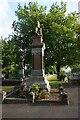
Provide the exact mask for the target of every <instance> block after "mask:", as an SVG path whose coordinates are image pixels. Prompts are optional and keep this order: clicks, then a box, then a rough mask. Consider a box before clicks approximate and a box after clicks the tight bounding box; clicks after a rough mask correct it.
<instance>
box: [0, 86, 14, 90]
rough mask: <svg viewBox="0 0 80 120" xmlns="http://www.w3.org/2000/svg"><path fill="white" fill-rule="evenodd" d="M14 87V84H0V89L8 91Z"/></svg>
mask: <svg viewBox="0 0 80 120" xmlns="http://www.w3.org/2000/svg"><path fill="white" fill-rule="evenodd" d="M12 88H14V86H0V89H2V90H4V91H8V90H10V89H12Z"/></svg>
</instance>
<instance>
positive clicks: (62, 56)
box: [44, 2, 80, 78]
mask: <svg viewBox="0 0 80 120" xmlns="http://www.w3.org/2000/svg"><path fill="white" fill-rule="evenodd" d="M44 25H45V27H46V29H45V30H44V34H45V43H46V52H45V53H46V57H45V59H46V61H45V62H46V65H45V66H49V65H50V66H51V65H52V64H56V70H57V75H58V78H59V72H60V67H61V66H65V65H71V64H74V63H75V62H79V58H78V56H79V55H80V52H79V49H78V47H77V34H76V33H77V30H78V26H79V24H78V22H77V14H76V12H74V13H70V14H68V15H66V4H65V3H63V2H61V6H58V4H57V3H55V4H53V5H52V6H51V9H50V11H49V13H48V14H47V20H46V21H45V24H44Z"/></svg>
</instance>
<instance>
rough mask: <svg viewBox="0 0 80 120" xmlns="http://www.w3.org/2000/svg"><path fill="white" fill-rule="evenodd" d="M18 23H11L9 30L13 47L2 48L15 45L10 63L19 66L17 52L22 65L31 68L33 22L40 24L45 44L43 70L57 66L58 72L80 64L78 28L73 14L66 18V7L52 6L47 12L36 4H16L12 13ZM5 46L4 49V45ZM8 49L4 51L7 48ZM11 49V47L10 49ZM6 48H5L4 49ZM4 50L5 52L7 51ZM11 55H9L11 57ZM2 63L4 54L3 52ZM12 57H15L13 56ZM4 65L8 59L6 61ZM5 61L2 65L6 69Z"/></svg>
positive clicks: (75, 16) (74, 13)
mask: <svg viewBox="0 0 80 120" xmlns="http://www.w3.org/2000/svg"><path fill="white" fill-rule="evenodd" d="M15 14H16V16H17V20H15V21H13V25H12V28H13V30H14V33H13V35H12V37H11V41H12V43H11V42H10V41H9V42H7V43H5V42H4V45H5V44H7V45H8V44H10V46H11V44H14V47H15V51H16V58H15V60H14V58H13V59H12V60H13V61H15V63H17V64H18V62H19V61H18V58H19V49H20V48H21V49H23V50H24V54H25V56H24V59H25V61H24V65H27V66H28V67H29V68H31V47H30V45H31V43H32V36H33V35H34V31H35V30H34V29H35V26H36V21H37V20H39V21H40V23H41V28H42V32H43V40H44V42H45V44H46V50H45V70H46V71H48V68H50V66H53V65H56V66H57V72H59V70H60V67H61V66H65V65H72V64H75V63H79V61H80V57H79V56H80V50H79V43H80V39H79V38H80V35H79V31H80V25H79V24H78V21H77V13H76V12H73V13H70V14H68V15H67V14H66V4H65V3H64V2H61V4H60V5H58V3H57V2H56V3H53V4H52V6H51V8H50V10H49V11H47V7H46V6H40V5H38V3H37V2H33V3H32V2H29V4H28V5H26V4H24V6H23V7H22V6H21V5H20V4H18V7H17V11H15ZM5 46H6V45H5ZM10 46H7V47H10ZM11 47H12V46H11ZM5 48H6V47H5ZM6 49H7V48H6ZM11 52H12V51H10V53H9V55H11V54H13V53H11ZM3 53H4V55H3V59H4V57H5V56H7V55H5V54H7V52H6V50H5V51H3ZM13 55H14V54H13ZM6 61H8V63H9V61H10V64H11V63H12V61H11V59H10V58H9V57H8V58H6ZM6 61H4V62H3V65H4V66H6V64H7V63H6Z"/></svg>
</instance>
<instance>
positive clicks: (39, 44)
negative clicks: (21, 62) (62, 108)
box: [27, 22, 50, 91]
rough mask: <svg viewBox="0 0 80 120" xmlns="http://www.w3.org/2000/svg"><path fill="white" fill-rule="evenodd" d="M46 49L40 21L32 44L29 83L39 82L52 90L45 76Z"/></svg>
mask: <svg viewBox="0 0 80 120" xmlns="http://www.w3.org/2000/svg"><path fill="white" fill-rule="evenodd" d="M44 50H45V44H44V43H43V36H42V29H41V28H40V23H39V22H37V26H36V28H35V34H34V36H33V37H32V45H31V53H32V71H31V75H30V78H29V80H28V81H27V84H28V85H31V84H33V83H34V84H39V85H41V86H42V87H43V88H47V89H48V90H49V91H50V85H49V82H48V81H47V80H46V78H45V72H44Z"/></svg>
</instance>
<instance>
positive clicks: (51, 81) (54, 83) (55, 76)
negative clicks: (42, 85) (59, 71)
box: [46, 74, 68, 86]
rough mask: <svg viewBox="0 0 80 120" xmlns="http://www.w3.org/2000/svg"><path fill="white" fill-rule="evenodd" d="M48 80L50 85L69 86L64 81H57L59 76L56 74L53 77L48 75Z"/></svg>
mask: <svg viewBox="0 0 80 120" xmlns="http://www.w3.org/2000/svg"><path fill="white" fill-rule="evenodd" d="M46 79H47V80H48V81H49V84H50V85H59V84H62V85H63V86H64V85H66V84H68V83H66V82H64V81H59V80H58V79H57V75H56V74H53V75H46Z"/></svg>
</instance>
